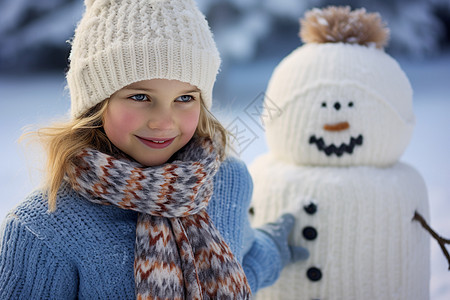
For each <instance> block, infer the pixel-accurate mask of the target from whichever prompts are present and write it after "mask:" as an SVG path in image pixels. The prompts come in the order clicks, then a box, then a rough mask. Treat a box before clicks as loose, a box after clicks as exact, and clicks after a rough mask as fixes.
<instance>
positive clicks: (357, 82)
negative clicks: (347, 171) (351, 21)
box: [265, 8, 414, 166]
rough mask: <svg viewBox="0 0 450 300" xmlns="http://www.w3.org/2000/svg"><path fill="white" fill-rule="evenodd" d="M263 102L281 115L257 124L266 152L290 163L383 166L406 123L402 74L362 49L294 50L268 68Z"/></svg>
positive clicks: (409, 121) (408, 94)
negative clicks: (269, 74)
mask: <svg viewBox="0 0 450 300" xmlns="http://www.w3.org/2000/svg"><path fill="white" fill-rule="evenodd" d="M344 11H346V12H347V13H349V14H350V10H349V9H348V8H345V9H344ZM320 12H322V11H320ZM341 12H342V11H341ZM315 13H317V11H315ZM359 13H360V14H361V11H359ZM362 13H363V14H365V11H362ZM366 15H367V14H366ZM376 16H378V15H376ZM319 22H320V23H321V24H325V23H326V22H327V20H325V21H323V20H319ZM302 25H303V24H302ZM265 101H266V102H268V103H266V105H265V107H273V106H274V105H275V106H277V109H279V110H280V111H281V113H280V114H277V116H275V117H274V118H271V119H268V120H266V122H265V126H266V135H267V142H268V145H269V150H270V151H271V153H272V154H273V155H275V156H276V157H277V158H279V159H281V160H284V161H287V162H289V163H295V164H297V165H329V166H355V165H371V166H388V165H391V164H393V163H395V162H396V161H397V160H398V159H399V157H400V156H401V155H402V153H403V152H404V150H405V148H406V146H407V145H408V143H409V140H410V137H411V134H412V129H413V125H414V114H413V111H412V89H411V85H410V83H409V81H408V79H407V77H406V75H405V73H404V72H403V71H402V70H401V68H400V67H399V65H398V63H397V62H396V61H395V60H394V59H393V58H392V57H390V56H389V55H388V54H386V53H385V52H384V51H383V50H382V49H380V48H377V47H375V46H370V43H369V46H367V45H365V44H363V45H360V44H357V43H344V42H336V43H307V44H305V45H304V46H302V47H299V48H298V49H296V50H295V51H293V52H292V53H291V54H290V55H289V56H287V57H286V58H285V59H284V60H283V61H282V62H281V63H280V64H279V65H278V66H277V68H276V69H275V71H274V73H273V75H272V78H271V80H270V82H269V86H268V89H267V92H266V99H265Z"/></svg>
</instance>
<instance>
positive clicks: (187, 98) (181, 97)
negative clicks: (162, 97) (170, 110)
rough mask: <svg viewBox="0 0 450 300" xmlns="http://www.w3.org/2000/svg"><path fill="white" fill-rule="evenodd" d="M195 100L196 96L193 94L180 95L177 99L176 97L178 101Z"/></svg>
mask: <svg viewBox="0 0 450 300" xmlns="http://www.w3.org/2000/svg"><path fill="white" fill-rule="evenodd" d="M193 100H194V97H193V96H191V95H183V96H180V97H178V98H177V99H175V101H178V102H190V101H193Z"/></svg>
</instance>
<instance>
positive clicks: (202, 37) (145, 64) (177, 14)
mask: <svg viewBox="0 0 450 300" xmlns="http://www.w3.org/2000/svg"><path fill="white" fill-rule="evenodd" d="M219 66H220V56H219V52H218V50H217V48H216V45H215V42H214V40H213V37H212V33H211V31H210V29H209V26H208V23H207V21H206V19H205V16H204V15H203V14H202V13H201V12H200V11H199V10H198V8H197V7H196V4H195V2H194V1H192V0H165V1H161V0H151V1H149V0H129V1H119V0H99V1H86V11H85V13H84V15H83V18H82V19H81V21H80V23H79V25H78V27H77V29H76V31H75V37H74V39H73V43H72V50H71V53H70V69H69V71H68V73H67V83H68V86H69V89H70V96H71V100H72V102H71V105H72V106H71V114H72V116H73V117H78V116H80V115H81V114H82V113H83V112H85V111H86V110H87V109H88V108H90V107H93V106H94V105H95V104H97V103H100V102H101V101H103V100H105V99H106V98H108V97H110V96H111V95H112V94H113V93H114V92H116V91H117V90H120V89H121V88H123V87H125V86H127V85H129V84H131V83H133V82H137V81H141V80H150V79H155V78H161V79H170V80H179V81H182V82H187V83H190V84H191V85H194V86H196V87H197V88H198V89H199V90H200V91H201V95H202V100H203V101H204V103H205V104H206V106H207V107H210V106H211V102H212V89H213V85H214V82H215V79H216V75H217V72H218V69H219Z"/></svg>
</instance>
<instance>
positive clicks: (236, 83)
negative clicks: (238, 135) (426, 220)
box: [0, 53, 450, 300]
mask: <svg viewBox="0 0 450 300" xmlns="http://www.w3.org/2000/svg"><path fill="white" fill-rule="evenodd" d="M277 62H278V61H277V60H272V61H265V62H261V63H256V64H251V65H241V66H239V67H236V66H235V67H226V66H224V68H223V69H224V71H223V73H222V74H221V76H220V77H219V79H218V84H217V86H216V90H215V93H216V97H215V98H216V99H217V100H218V101H217V102H216V103H215V105H214V107H213V112H215V113H216V114H217V116H218V117H219V119H220V120H221V121H222V122H223V123H224V125H226V126H227V127H229V128H230V129H232V128H233V126H234V128H236V126H238V127H239V128H240V130H243V134H244V138H243V139H242V140H241V141H240V145H241V148H240V150H239V154H240V156H241V158H242V159H243V160H244V161H245V162H246V163H247V164H251V162H252V161H253V159H254V158H255V157H256V156H258V155H259V154H262V153H264V152H266V151H267V147H266V145H265V139H264V130H263V129H262V127H260V126H259V125H258V124H257V123H256V122H255V121H254V119H253V117H252V116H251V114H250V115H249V114H247V113H246V112H249V110H248V107H251V106H252V105H254V104H255V103H258V101H259V100H261V99H262V98H261V97H262V94H261V93H263V92H264V90H265V87H266V83H267V81H268V79H269V78H270V75H271V72H272V69H273V68H274V67H275V65H276V64H277ZM399 62H400V64H401V65H402V67H403V68H404V70H405V71H406V73H407V74H408V76H409V78H410V80H411V83H412V85H413V87H414V90H415V96H414V101H415V103H414V105H415V113H416V129H415V132H414V135H413V138H412V141H411V143H410V145H409V147H408V149H407V151H406V152H405V154H404V156H403V158H402V159H403V160H404V161H406V162H408V163H409V164H411V165H413V166H415V167H416V168H417V169H418V170H419V171H420V172H421V174H422V175H423V177H424V178H425V181H426V183H427V186H428V189H429V198H430V207H431V225H432V227H433V228H434V229H435V230H436V231H437V232H439V233H440V234H441V235H443V236H445V237H450V215H448V213H449V212H450V159H449V151H450V53H449V54H447V55H444V56H442V57H437V58H433V59H428V60H423V61H415V62H411V61H408V60H403V59H400V60H399ZM225 78H226V79H227V80H225ZM64 85H65V83H64V76H63V74H62V73H61V74H39V75H29V76H8V75H7V74H0V107H1V108H0V124H1V127H0V128H1V132H0V140H1V145H2V147H1V152H0V153H1V156H0V190H1V191H2V198H1V200H0V220H3V218H4V217H5V215H6V213H7V212H8V211H9V210H10V209H11V208H13V207H14V206H15V205H16V204H17V203H19V202H20V201H21V200H22V199H23V198H24V197H25V196H26V195H27V194H28V193H29V192H30V191H31V190H32V189H33V188H35V187H36V186H37V185H38V184H39V180H40V174H39V172H38V170H37V168H38V167H39V164H38V163H36V160H38V158H39V155H37V154H36V153H38V152H36V151H35V150H32V151H29V150H27V149H30V148H27V147H26V146H25V145H18V144H17V139H18V137H19V136H20V134H21V132H22V128H23V127H24V126H26V125H29V124H47V123H48V121H49V119H55V117H56V118H57V117H61V116H62V115H64V114H65V113H67V111H68V110H69V100H68V95H67V94H68V93H67V91H65V90H64ZM30 152H31V153H30ZM448 248H450V247H448ZM431 250H432V257H431V259H432V270H431V271H432V278H431V299H433V300H444V299H450V272H449V271H447V268H448V265H447V262H446V260H445V258H444V256H443V254H442V252H441V250H440V248H439V246H438V245H437V243H436V242H435V241H434V240H433V241H431Z"/></svg>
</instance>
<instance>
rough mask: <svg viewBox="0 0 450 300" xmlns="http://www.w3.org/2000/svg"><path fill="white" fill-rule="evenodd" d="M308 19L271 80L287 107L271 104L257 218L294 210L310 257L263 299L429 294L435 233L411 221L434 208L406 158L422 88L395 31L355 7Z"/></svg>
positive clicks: (275, 99)
mask: <svg viewBox="0 0 450 300" xmlns="http://www.w3.org/2000/svg"><path fill="white" fill-rule="evenodd" d="M301 27H302V28H301V33H300V35H301V37H302V39H303V41H304V44H303V45H302V46H301V47H299V48H297V49H295V50H294V51H293V52H292V53H291V54H289V55H288V56H287V57H286V58H284V59H283V61H281V62H280V64H279V65H278V66H277V67H276V68H275V70H274V72H273V74H272V77H271V79H270V81H269V84H268V88H267V91H266V95H267V97H266V100H267V101H268V99H270V101H271V104H270V105H267V107H273V105H276V106H277V108H278V109H279V110H280V112H281V113H278V114H276V115H270V113H268V112H263V114H264V116H265V119H264V124H265V132H266V138H267V144H268V148H269V151H268V153H266V154H264V155H261V156H260V157H257V158H256V160H255V161H254V163H253V164H252V165H251V166H250V173H251V175H252V178H253V182H254V192H253V203H252V206H253V207H254V208H255V212H256V213H255V216H254V219H253V225H254V226H260V225H262V224H264V223H266V222H270V221H273V220H275V219H276V218H277V217H278V216H279V215H281V213H283V212H291V213H292V214H294V215H295V216H296V225H295V227H294V230H293V232H292V234H291V240H290V243H292V244H295V245H299V246H302V247H305V248H307V249H308V251H309V253H310V256H309V258H308V259H306V260H304V261H300V262H297V263H295V264H293V265H290V266H287V267H286V268H285V269H284V270H283V271H282V273H281V276H280V278H279V280H278V281H277V283H275V284H274V285H273V286H271V287H268V288H265V289H263V290H261V291H260V292H258V293H257V295H256V299H267V300H269V299H292V300H293V299H295V300H311V299H374V300H376V299H383V300H384V299H408V300H410V299H412V300H422V299H428V297H429V279H430V273H429V269H430V266H429V256H430V253H429V247H428V245H429V236H428V235H427V233H426V232H425V231H424V230H423V229H422V228H421V227H420V225H419V224H418V222H412V218H413V216H414V213H415V211H418V212H419V213H420V214H421V215H422V216H424V217H425V218H426V219H428V218H429V217H428V214H429V212H428V198H427V192H426V186H425V184H424V181H423V179H422V177H421V176H420V174H419V173H418V172H417V171H416V170H415V169H414V168H413V167H411V166H409V165H407V164H405V163H402V162H400V161H399V159H400V157H401V155H402V154H403V152H404V150H405V148H406V147H407V145H408V143H409V141H410V138H411V135H412V131H413V127H414V114H413V109H412V88H411V85H410V83H409V80H408V78H407V77H406V75H405V73H404V72H403V71H402V70H401V68H400V66H399V65H398V63H397V62H396V61H395V60H394V59H393V58H392V57H391V56H389V55H388V54H387V53H386V52H384V50H383V47H384V46H385V45H386V42H387V37H388V29H387V28H386V27H385V24H383V22H382V21H381V18H380V16H379V15H378V14H373V13H372V14H371V13H366V11H365V10H364V9H360V10H355V11H351V10H350V8H348V7H328V8H325V9H322V10H320V9H314V10H312V11H310V12H308V13H307V14H306V16H305V19H304V20H302V26H301ZM267 116H272V117H270V118H267Z"/></svg>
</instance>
